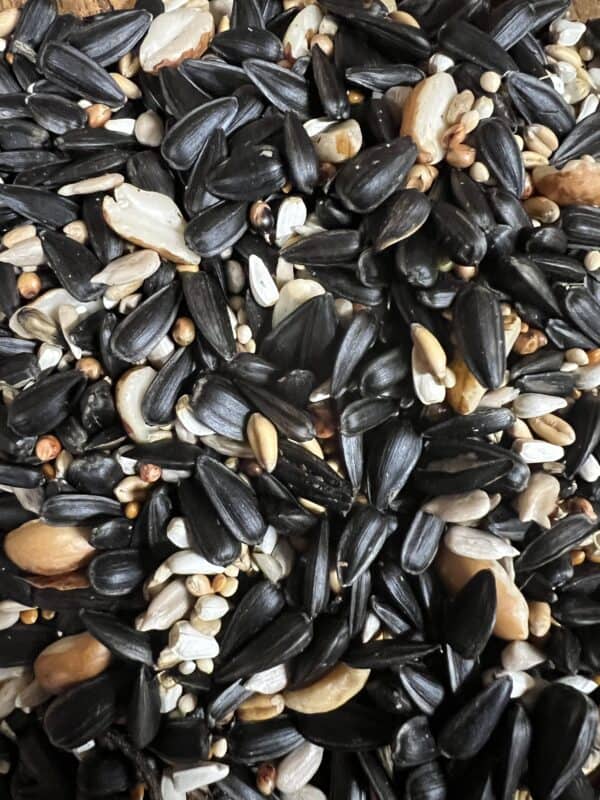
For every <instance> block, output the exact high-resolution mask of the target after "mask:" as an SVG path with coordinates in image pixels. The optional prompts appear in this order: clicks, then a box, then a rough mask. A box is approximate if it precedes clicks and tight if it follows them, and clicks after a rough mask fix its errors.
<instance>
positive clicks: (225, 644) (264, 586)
mask: <svg viewBox="0 0 600 800" xmlns="http://www.w3.org/2000/svg"><path fill="white" fill-rule="evenodd" d="M284 604H285V601H284V598H283V595H282V593H281V591H280V590H279V589H278V588H277V586H276V585H274V584H272V583H270V582H269V581H259V582H257V583H255V584H254V585H253V586H252V587H251V588H250V589H248V591H247V592H246V594H245V595H244V596H243V597H242V598H241V600H240V601H239V602H238V603H237V605H236V607H235V609H234V610H233V611H232V613H231V615H230V616H229V617H227V619H226V621H225V627H224V631H223V636H222V637H221V640H220V655H221V658H226V657H228V656H229V655H230V654H231V653H232V652H234V651H236V650H239V649H240V648H241V647H243V646H244V645H245V644H246V643H247V642H248V640H249V639H251V638H252V636H254V635H255V634H257V633H258V632H259V631H260V630H262V629H263V628H265V627H266V626H267V625H268V624H269V623H270V622H272V621H273V620H274V619H275V617H276V616H277V615H278V614H279V612H280V611H281V610H282V609H283V607H284Z"/></svg>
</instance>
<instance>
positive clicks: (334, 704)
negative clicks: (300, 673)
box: [283, 663, 371, 714]
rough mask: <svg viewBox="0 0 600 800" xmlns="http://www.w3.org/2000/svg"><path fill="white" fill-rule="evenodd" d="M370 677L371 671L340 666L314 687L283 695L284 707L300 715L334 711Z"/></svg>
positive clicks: (314, 684)
mask: <svg viewBox="0 0 600 800" xmlns="http://www.w3.org/2000/svg"><path fill="white" fill-rule="evenodd" d="M370 673H371V670H369V669H354V668H353V667H348V666H347V665H346V664H343V663H340V664H338V665H337V666H335V667H333V669H331V670H330V671H329V672H328V673H326V674H325V675H323V677H322V678H319V680H318V681H315V683H311V684H310V685H309V686H305V687H304V688H303V689H293V690H290V691H289V692H284V693H283V699H284V701H285V705H286V707H287V708H291V709H292V710H293V711H298V712H300V713H301V714H324V713H326V712H327V711H333V710H334V709H336V708H339V707H340V706H343V705H344V703H347V702H348V700H350V699H351V698H352V697H354V696H355V695H357V694H358V693H359V692H360V691H361V689H362V688H363V686H364V685H365V683H366V682H367V679H368V677H369V675H370Z"/></svg>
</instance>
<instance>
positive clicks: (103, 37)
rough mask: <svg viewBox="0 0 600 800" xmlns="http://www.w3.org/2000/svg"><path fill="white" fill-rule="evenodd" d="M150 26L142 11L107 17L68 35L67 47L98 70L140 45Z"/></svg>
mask: <svg viewBox="0 0 600 800" xmlns="http://www.w3.org/2000/svg"><path fill="white" fill-rule="evenodd" d="M151 22H152V14H151V13H150V12H149V11H146V10H145V9H135V10H131V11H121V12H120V13H119V14H107V15H106V16H103V17H102V16H101V17H98V18H96V19H93V20H92V21H91V22H88V23H87V25H85V26H82V27H80V28H79V29H77V30H75V32H74V33H71V34H70V35H69V44H71V45H72V46H73V47H76V48H77V49H78V50H80V51H81V52H82V53H84V54H85V55H86V56H89V57H90V58H92V59H93V60H94V61H95V62H96V63H97V64H100V66H101V67H106V66H108V65H109V64H114V63H115V62H116V61H118V60H119V59H120V58H121V56H124V55H125V54H126V53H129V52H130V51H131V50H132V49H133V48H134V47H135V45H136V44H137V43H138V42H139V41H140V39H141V38H142V37H143V36H144V34H145V33H146V31H147V30H148V28H149V26H150V23H151Z"/></svg>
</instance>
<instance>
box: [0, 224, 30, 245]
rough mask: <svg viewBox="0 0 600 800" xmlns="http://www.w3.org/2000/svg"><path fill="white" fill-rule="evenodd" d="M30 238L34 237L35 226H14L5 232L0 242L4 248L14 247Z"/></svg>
mask: <svg viewBox="0 0 600 800" xmlns="http://www.w3.org/2000/svg"><path fill="white" fill-rule="evenodd" d="M32 236H35V225H16V226H15V227H14V228H11V229H10V230H9V231H7V232H6V233H5V234H4V236H3V237H2V239H1V240H0V241H1V242H2V244H3V246H4V247H14V245H16V244H18V243H19V242H24V241H25V240H26V239H30V238H31V237H32Z"/></svg>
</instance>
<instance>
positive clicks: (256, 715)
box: [237, 694, 285, 722]
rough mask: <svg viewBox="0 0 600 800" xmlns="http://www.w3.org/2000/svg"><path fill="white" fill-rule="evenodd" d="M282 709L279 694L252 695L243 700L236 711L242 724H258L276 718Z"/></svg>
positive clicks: (283, 705)
mask: <svg viewBox="0 0 600 800" xmlns="http://www.w3.org/2000/svg"><path fill="white" fill-rule="evenodd" d="M284 708H285V703H284V700H283V695H281V694H254V695H252V697H249V698H248V699H247V700H244V702H243V703H242V705H241V706H240V707H239V708H238V710H237V716H238V718H239V719H240V720H242V722H259V721H260V720H265V719H273V717H278V716H279V715H280V714H282V713H283V709H284Z"/></svg>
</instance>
